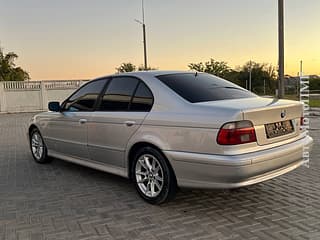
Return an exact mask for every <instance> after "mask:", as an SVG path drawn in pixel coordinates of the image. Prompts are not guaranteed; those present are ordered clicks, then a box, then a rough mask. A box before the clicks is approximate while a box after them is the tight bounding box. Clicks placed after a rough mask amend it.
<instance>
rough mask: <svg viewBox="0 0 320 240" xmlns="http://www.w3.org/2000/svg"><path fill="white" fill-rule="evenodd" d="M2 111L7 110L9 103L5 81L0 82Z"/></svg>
mask: <svg viewBox="0 0 320 240" xmlns="http://www.w3.org/2000/svg"><path fill="white" fill-rule="evenodd" d="M0 112H7V103H6V96H5V92H4V83H3V82H0Z"/></svg>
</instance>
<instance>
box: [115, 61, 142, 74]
mask: <svg viewBox="0 0 320 240" xmlns="http://www.w3.org/2000/svg"><path fill="white" fill-rule="evenodd" d="M136 69H137V67H136V66H135V65H134V64H132V63H130V62H128V63H122V64H121V65H120V67H117V68H116V70H117V72H120V73H123V72H134V71H136Z"/></svg>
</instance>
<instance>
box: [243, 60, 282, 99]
mask: <svg viewBox="0 0 320 240" xmlns="http://www.w3.org/2000/svg"><path fill="white" fill-rule="evenodd" d="M237 70H238V80H239V81H240V82H241V86H243V87H245V86H246V81H247V80H248V81H249V74H250V71H251V86H252V91H253V92H255V93H259V94H262V93H264V90H265V93H266V94H273V93H274V92H275V89H276V79H277V74H276V70H275V67H274V66H272V65H271V64H265V63H262V64H261V63H256V62H252V61H249V62H247V63H246V64H244V65H243V66H242V67H239V68H238V69H237Z"/></svg>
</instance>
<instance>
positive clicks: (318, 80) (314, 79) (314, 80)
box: [309, 75, 320, 90]
mask: <svg viewBox="0 0 320 240" xmlns="http://www.w3.org/2000/svg"><path fill="white" fill-rule="evenodd" d="M309 88H310V90H320V77H319V76H316V75H313V76H310V79H309Z"/></svg>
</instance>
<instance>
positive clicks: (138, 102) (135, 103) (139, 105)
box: [130, 82, 153, 112]
mask: <svg viewBox="0 0 320 240" xmlns="http://www.w3.org/2000/svg"><path fill="white" fill-rule="evenodd" d="M152 104H153V96H152V93H151V91H150V90H149V88H148V87H147V86H146V85H145V84H144V83H143V82H140V83H139V86H138V88H137V91H136V92H135V94H134V97H133V99H132V102H131V105H130V110H131V111H137V112H149V111H150V110H151V108H152Z"/></svg>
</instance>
